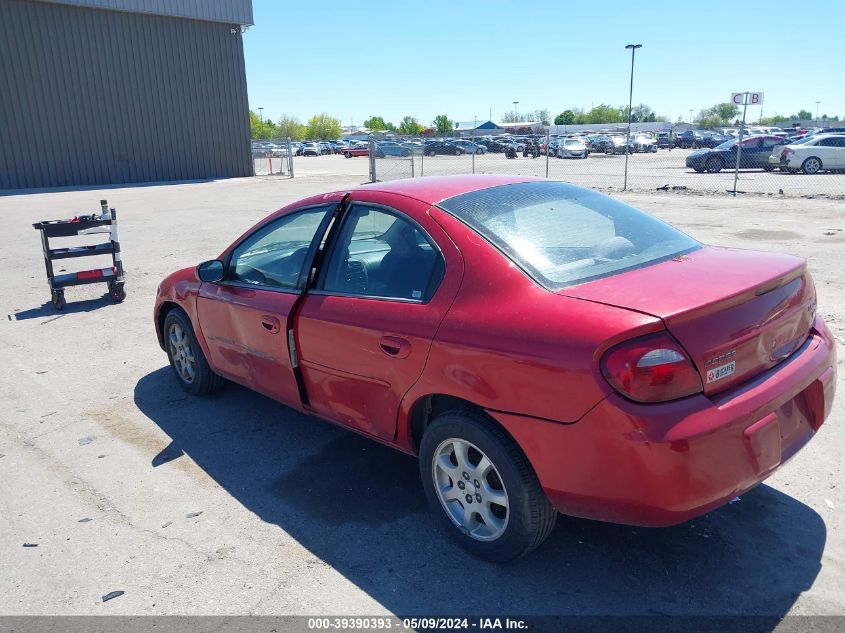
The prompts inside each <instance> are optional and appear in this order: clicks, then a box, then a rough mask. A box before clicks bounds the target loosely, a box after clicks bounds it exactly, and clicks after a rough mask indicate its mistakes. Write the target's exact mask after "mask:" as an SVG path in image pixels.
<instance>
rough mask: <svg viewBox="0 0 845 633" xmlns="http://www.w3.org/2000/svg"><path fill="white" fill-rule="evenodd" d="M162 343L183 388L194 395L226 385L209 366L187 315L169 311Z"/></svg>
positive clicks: (200, 394)
mask: <svg viewBox="0 0 845 633" xmlns="http://www.w3.org/2000/svg"><path fill="white" fill-rule="evenodd" d="M164 342H165V347H166V348H167V358H168V359H169V360H170V367H171V368H172V369H173V373H174V374H175V376H176V380H177V381H178V382H179V386H180V387H182V389H184V390H185V391H187V392H188V393H190V394H193V395H195V396H204V395H206V394H209V393H213V392H215V391H218V390H219V389H220V388H221V387H223V385H225V384H226V381H225V379H224V378H223V377H222V376H218V375H217V374H215V373H214V372H213V371H212V370H211V367H209V365H208V361H207V360H206V359H205V354H203V352H202V348H201V347H200V346H199V343H198V342H197V337H196V335H195V334H194V328H193V327H191V321H190V319H189V318H188V315H187V314H185V313H184V312H183V311H182V310H181V309H179V308H174V309H173V310H171V311H170V312H168V313H167V317H166V318H165V319H164Z"/></svg>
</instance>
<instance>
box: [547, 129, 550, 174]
mask: <svg viewBox="0 0 845 633" xmlns="http://www.w3.org/2000/svg"><path fill="white" fill-rule="evenodd" d="M550 131H551V128H548V129H547V130H546V178H548V177H549V139H551V134H549V132H550Z"/></svg>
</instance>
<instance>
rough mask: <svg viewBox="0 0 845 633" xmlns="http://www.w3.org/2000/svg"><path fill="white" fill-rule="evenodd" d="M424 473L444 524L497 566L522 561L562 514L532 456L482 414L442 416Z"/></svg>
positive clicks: (427, 448) (425, 452) (425, 451)
mask: <svg viewBox="0 0 845 633" xmlns="http://www.w3.org/2000/svg"><path fill="white" fill-rule="evenodd" d="M459 455H460V456H459ZM482 458H486V459H487V462H486V463H489V466H487V467H486V468H485V471H484V472H483V473H479V472H478V471H476V470H474V467H477V466H479V465H480V464H481V461H482ZM461 467H463V469H462V468H461ZM420 474H421V477H422V484H423V488H424V490H425V494H426V497H427V499H428V502H429V505H430V506H431V508H432V510H433V511H434V513H435V517H436V518H435V521H436V522H437V523H438V526H439V527H440V528H441V529H442V530H443V531H445V532H446V534H448V535H449V536H450V537H451V538H453V539H454V540H455V541H457V542H458V543H459V544H460V545H461V546H462V547H464V548H465V549H467V550H469V551H470V552H471V553H473V554H474V555H476V556H478V557H479V558H483V559H485V560H488V561H491V562H497V563H504V562H508V561H511V560H515V559H517V558H521V557H522V556H525V555H526V554H528V553H529V552H530V551H531V550H533V549H535V548H536V547H538V546H539V545H540V544H541V543H542V542H543V541H545V540H546V538H547V537H548V536H549V534H551V531H552V528H554V525H555V521H556V519H557V512H556V510H555V509H554V507H553V506H552V504H551V503H550V502H549V500H548V498H547V497H546V495H545V493H544V492H543V489H542V487H541V486H540V483H539V481H538V480H537V476H536V475H535V473H534V470H533V469H532V468H531V465H530V464H529V463H528V460H527V459H526V457H525V455H524V454H523V453H522V451H521V450H520V448H519V446H517V444H516V442H514V441H513V439H512V438H511V437H509V436H508V435H507V434H506V433H505V432H504V431H503V430H502V429H501V428H499V426H497V425H496V423H495V422H494V421H493V420H491V419H490V418H488V417H487V416H485V415H483V414H482V413H480V412H477V411H474V410H453V411H448V412H446V413H443V414H441V415H439V416H437V418H436V419H435V420H434V422H432V423H431V425H430V426H429V427H428V429H426V432H425V435H423V439H422V442H421V445H420ZM467 491H469V492H467ZM485 497H486V500H485ZM491 497H493V498H495V499H497V501H492V502H491V501H490V498H491ZM479 499H480V500H481V501H480V502H479ZM499 501H502V502H504V503H500V502H499ZM472 504H475V506H473V505H472ZM464 508H467V509H468V510H469V512H467V510H464ZM476 508H478V510H477V511H475V512H473V510H475V509H476ZM485 516H486V517H487V521H485ZM471 532H472V533H474V534H472V533H471Z"/></svg>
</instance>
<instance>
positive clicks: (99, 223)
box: [32, 200, 126, 310]
mask: <svg viewBox="0 0 845 633" xmlns="http://www.w3.org/2000/svg"><path fill="white" fill-rule="evenodd" d="M100 208H101V212H100V215H96V214H91V215H81V216H77V217H74V218H71V219H69V220H42V221H41V222H37V223H36V224H33V225H32V226H33V228H35V229H37V230H39V231H40V232H41V246H42V248H43V249H44V265H45V266H46V268H47V282H48V283H49V284H50V301H51V302H52V304H53V307H54V308H55V309H56V310H63V309H64V307H65V305H66V301H65V288H67V287H68V286H81V285H83V284H96V283H105V284H107V285H108V288H109V297H111V299H112V301H115V302H116V303H120V302H121V301H123V300H124V299H125V298H126V290H125V289H124V287H123V283H124V282H123V263H122V262H121V257H120V241H119V240H118V234H117V212H116V211H115V210H114V209H109V207H108V203H107V202H106V201H105V200H100ZM95 233H104V234H106V233H107V234H108V236H109V241H107V242H102V243H100V244H94V245H91V246H70V247H63V248H50V238H55V237H73V236H77V235H91V234H95ZM93 255H111V257H112V266H111V267H109V268H95V269H93V270H82V271H79V272H73V273H63V274H59V275H57V274H55V272H54V271H53V262H54V261H56V260H57V259H70V258H75V257H91V256H93Z"/></svg>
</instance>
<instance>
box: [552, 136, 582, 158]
mask: <svg viewBox="0 0 845 633" xmlns="http://www.w3.org/2000/svg"><path fill="white" fill-rule="evenodd" d="M587 153H588V152H587V145H586V144H585V143H584V141H582V140H581V139H579V138H565V139H563V140H562V141H558V144H557V157H558V158H587Z"/></svg>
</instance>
